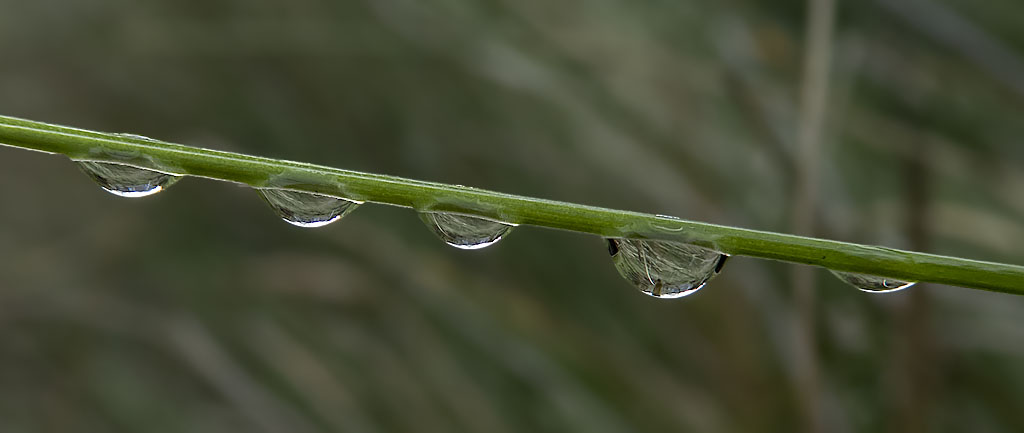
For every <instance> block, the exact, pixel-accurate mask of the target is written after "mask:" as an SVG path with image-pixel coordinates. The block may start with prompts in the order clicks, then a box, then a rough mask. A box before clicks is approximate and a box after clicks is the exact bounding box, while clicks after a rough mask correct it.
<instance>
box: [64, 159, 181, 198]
mask: <svg viewBox="0 0 1024 433" xmlns="http://www.w3.org/2000/svg"><path fill="white" fill-rule="evenodd" d="M75 163H76V164H78V167H79V168H80V169H82V171H83V172H85V174H87V175H89V177H90V178H92V180H94V181H96V183H97V184H99V186H100V188H103V190H104V191H107V192H109V193H111V194H114V195H118V196H121V197H145V196H147V195H153V194H156V193H158V192H160V191H163V190H164V189H166V188H167V187H169V186H171V185H172V184H174V182H177V181H178V179H181V177H180V176H175V175H173V174H168V173H163V172H159V171H154V170H149V169H145V168H138V167H133V166H130V165H124V164H116V163H112V162H97V161H75Z"/></svg>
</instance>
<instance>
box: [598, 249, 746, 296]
mask: <svg viewBox="0 0 1024 433" xmlns="http://www.w3.org/2000/svg"><path fill="white" fill-rule="evenodd" d="M607 241H608V253H609V254H611V256H612V262H614V263H615V268H616V269H617V270H618V271H619V274H620V275H622V277H623V278H625V279H626V281H629V282H630V283H633V285H634V286H636V287H637V288H638V289H640V291H641V292H643V293H645V294H647V295H650V296H653V297H655V298H662V299H672V298H682V297H684V296H688V295H692V294H694V293H696V292H697V291H698V290H700V289H701V288H702V287H704V285H705V284H707V282H708V280H710V279H711V278H712V277H714V276H715V274H718V273H719V272H721V271H722V266H723V265H725V261H726V259H728V258H729V256H728V255H726V254H723V253H721V252H718V251H715V250H712V249H709V248H704V247H699V246H696V245H691V244H684V243H680V242H669V241H652V240H642V239H607Z"/></svg>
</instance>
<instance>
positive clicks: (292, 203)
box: [76, 161, 914, 299]
mask: <svg viewBox="0 0 1024 433" xmlns="http://www.w3.org/2000/svg"><path fill="white" fill-rule="evenodd" d="M76 163H77V164H78V166H79V167H80V168H81V169H82V171H84V172H85V173H86V174H87V175H89V177H90V178H92V179H93V180H94V181H95V182H96V183H97V184H99V186H100V187H101V188H103V189H104V190H106V191H107V192H110V193H111V194H115V195H118V196H121V197H145V196H149V195H153V194H156V193H158V192H160V191H163V190H164V189H167V188H168V187H170V186H171V185H173V184H174V183H175V182H177V181H178V180H179V179H181V176H177V175H173V174H169V173H163V172H159V171H154V170H149V169H143V168H138V167H134V166H130V165H124V164H117V163H110V162H99V161H76ZM256 191H257V192H258V193H259V195H260V197H262V198H263V200H264V201H265V202H266V203H267V204H268V205H270V208H271V209H273V210H274V212H275V213H277V214H278V215H279V216H280V217H281V218H282V219H283V220H285V221H286V222H288V223H290V224H294V225H296V226H299V227H322V226H325V225H327V224H330V223H332V222H334V221H337V220H339V219H341V218H342V217H344V216H345V215H347V214H349V213H350V212H352V211H353V210H355V208H357V207H358V206H359V205H360V204H362V203H363V202H361V201H357V200H351V199H344V198H339V197H333V196H327V195H320V194H314V193H308V192H301V191H293V190H286V189H279V188H257V189H256ZM419 216H420V219H421V220H423V222H424V223H425V224H426V225H427V226H428V227H430V229H431V230H432V231H433V232H434V233H435V234H436V235H437V236H438V237H439V238H441V240H442V241H444V242H445V243H446V244H448V245H451V246H453V247H456V248H460V249H466V250H475V249H480V248H485V247H488V246H491V245H494V244H496V243H498V241H500V240H501V239H502V238H503V237H504V236H505V235H507V234H508V233H509V232H510V231H511V230H512V228H513V227H515V226H516V225H515V224H511V223H505V222H500V221H492V220H489V219H485V218H480V217H476V216H468V215H462V214H457V213H450V212H434V211H423V212H419ZM606 241H607V243H608V253H609V254H610V255H611V257H612V262H613V263H614V264H615V268H616V269H617V270H618V272H619V274H620V275H622V277H623V278H625V279H626V280H627V281H629V282H630V283H632V284H633V285H634V286H636V287H637V288H638V289H639V290H640V291H641V292H643V293H645V294H647V295H650V296H653V297H656V298H663V299H671V298H681V297H684V296H687V295H691V294H693V293H695V292H697V291H698V290H700V289H701V288H703V287H704V286H705V285H707V283H708V281H710V280H711V278H713V277H714V276H715V275H717V274H719V273H720V272H721V271H722V267H723V266H724V265H725V261H726V260H727V259H728V258H729V256H728V254H725V253H722V252H720V251H715V250H713V249H710V248H705V247H701V246H697V245H692V244H687V243H681V242H671V241H656V240H647V239H629V238H616V239H606ZM832 273H834V274H835V275H836V276H837V277H839V279H841V280H843V281H845V282H846V283H848V284H850V285H852V286H854V287H857V288H859V289H861V290H863V291H866V292H872V293H887V292H895V291H898V290H902V289H906V288H907V287H910V286H912V285H914V283H912V282H905V281H898V280H894V279H889V278H883V277H877V276H873V275H864V274H857V273H849V272H839V271H832Z"/></svg>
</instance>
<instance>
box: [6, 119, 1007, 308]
mask: <svg viewBox="0 0 1024 433" xmlns="http://www.w3.org/2000/svg"><path fill="white" fill-rule="evenodd" d="M0 143H3V144H6V145H9V146H14V147H19V148H25V149H33V150H38V151H43V152H50V153H59V154H63V155H66V156H68V157H70V158H71V159H78V160H96V161H107V162H120V163H124V164H130V165H133V166H137V167H141V168H148V169H153V170H158V171H164V172H168V173H173V174H179V175H186V176H198V177H206V178H211V179H217V180H222V181H228V182H237V183H242V184H246V185H250V186H253V187H256V188H265V187H278V188H287V189H293V190H298V191H306V192H313V193H319V194H327V195H333V196H338V197H344V198H348V199H354V200H360V201H368V202H376V203H384V204H390V205H395V206H403V207H410V208H414V209H416V210H420V211H425V210H433V211H449V212H459V213H464V214H468V215H476V216H480V217H485V218H490V219H495V220H500V221H504V222H509V223H515V224H524V225H533V226H539V227H548V228H554V229H562V230H570V231H576V232H582V233H590V234H594V235H599V236H604V237H632V238H646V239H659V240H667V241H678V242H688V243H692V244H696V245H700V246H704V247H708V248H713V249H716V250H719V251H722V252H725V253H727V254H732V255H738V256H750V257H759V258H764V259H772V260H780V261H786V262H793V263H802V264H807V265H815V266H822V267H826V268H829V269H833V270H837V271H846V272H857V273H863V274H871V275H879V276H885V277H889V278H896V279H901V280H905V281H918V282H925V281H927V282H934V283H942V284H950V285H955V286H962V287H970V288H978V289H986V290H992V291H998V292H1006V293H1015V294H1024V267H1022V266H1016V265H1009V264H1000V263H991V262H982V261H975V260H968V259H962V258H956V257H946V256H938V255H932V254H924V253H917V252H910V251H901V250H895V249H890V248H884V247H877V246H867V245H858V244H853V243H846V242H837V241H831V240H825V239H815V238H808V237H802V236H794V235H787V234H782V233H772V232H765V231H757V230H747V229H742V228H735V227H726V226H720V225H714V224H707V223H700V222H693V221H685V220H679V219H674V218H668V217H662V216H656V215H650V214H643V213H637V212H628V211H620V210H612V209H605V208H599V207H592V206H584V205H579V204H573V203H565V202H558V201H552V200H544V199H538V198H530V197H522V196H516V195H510V194H503V193H498V192H492V191H485V190H481V189H477V188H468V187H462V186H453V185H445V184H440V183H432V182H423V181H417V180H410V179H403V178H400V177H394V176H384V175H377V174H368V173H360V172H355V171H349V170H341V169H337V168H330V167H324V166H319V165H313V164H306V163H299V162H291V161H282V160H275V159H270V158H261V157H255V156H248V155H242V154H238V153H231V152H222V151H216V150H209V149H200V148H195V147H189V146H182V145H179V144H173V143H166V142H161V141H156V140H147V139H145V138H142V137H137V136H130V135H125V134H111V133H102V132H95V131H87V130H83V129H76V128H69V127H63V126H57V125H52V124H47V123H41V122H35V121H30V120H23V119H17V118H12V117H5V116H0Z"/></svg>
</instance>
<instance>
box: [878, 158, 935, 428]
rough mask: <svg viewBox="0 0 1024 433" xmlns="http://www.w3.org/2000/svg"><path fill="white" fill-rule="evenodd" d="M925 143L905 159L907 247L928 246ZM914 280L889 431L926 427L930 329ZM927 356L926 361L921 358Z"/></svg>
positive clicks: (900, 314) (903, 310) (904, 309)
mask: <svg viewBox="0 0 1024 433" xmlns="http://www.w3.org/2000/svg"><path fill="white" fill-rule="evenodd" d="M927 155H928V154H927V152H926V149H925V143H924V142H923V141H922V140H921V139H918V140H914V144H913V152H910V153H909V154H908V156H907V157H906V159H905V160H904V162H903V165H904V170H903V173H904V179H905V180H904V184H905V187H906V196H907V217H906V218H907V219H906V233H907V238H908V239H909V241H910V247H911V248H914V249H916V250H925V249H927V248H928V246H929V245H928V244H929V241H928V209H929V206H930V198H929V197H930V194H929V170H928V157H927ZM924 289H925V288H924V287H921V285H918V286H917V287H914V290H912V291H910V292H909V293H908V294H907V295H908V297H907V299H906V301H905V303H904V304H902V305H901V306H900V307H899V308H898V309H897V310H896V314H897V317H896V319H895V320H896V322H897V323H898V325H899V329H901V330H902V332H901V333H900V334H899V335H898V336H897V337H896V338H895V339H894V341H893V343H894V345H895V347H894V348H893V352H894V353H896V356H897V357H898V362H897V363H895V365H894V368H895V369H896V370H897V371H896V372H895V374H894V375H892V376H890V377H892V378H893V379H894V382H895V386H896V388H897V389H896V390H895V391H896V393H895V395H896V396H897V398H899V399H900V401H899V402H898V404H897V405H896V407H897V408H898V409H897V410H898V412H897V414H896V417H895V418H894V422H893V423H892V425H891V426H890V430H891V431H895V432H906V433H915V432H923V431H926V430H927V428H928V422H927V421H928V416H927V412H928V408H929V407H930V398H929V396H930V395H931V388H932V380H931V379H932V376H931V371H933V370H932V369H931V368H930V367H929V366H933V365H934V363H935V362H936V360H937V358H936V357H934V356H932V354H931V351H932V350H931V348H932V342H931V338H930V337H929V335H930V333H929V330H928V297H927V296H928V291H927V290H924ZM924 360H927V362H924Z"/></svg>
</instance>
